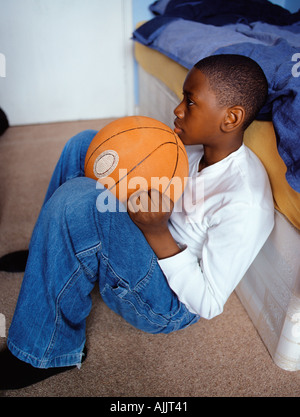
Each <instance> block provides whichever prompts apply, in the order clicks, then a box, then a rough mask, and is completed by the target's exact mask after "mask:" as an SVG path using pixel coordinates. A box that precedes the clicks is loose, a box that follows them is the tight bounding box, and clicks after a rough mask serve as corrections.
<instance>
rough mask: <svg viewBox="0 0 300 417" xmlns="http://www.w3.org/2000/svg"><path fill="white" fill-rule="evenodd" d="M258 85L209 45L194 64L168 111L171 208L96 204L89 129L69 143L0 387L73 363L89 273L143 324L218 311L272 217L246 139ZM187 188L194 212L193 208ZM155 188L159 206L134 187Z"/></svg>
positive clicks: (245, 61) (243, 63) (37, 235)
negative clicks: (179, 191) (177, 151)
mask: <svg viewBox="0 0 300 417" xmlns="http://www.w3.org/2000/svg"><path fill="white" fill-rule="evenodd" d="M266 96H267V81H266V79H265V76H264V74H263V72H262V70H261V68H260V67H259V66H258V65H257V64H256V63H255V62H254V61H252V60H251V59H249V58H246V57H243V56H239V55H216V56H212V57H208V58H205V59H203V60H201V61H199V62H198V63H197V64H196V65H195V66H194V67H193V68H192V69H191V71H190V72H189V73H188V75H187V78H186V80H185V82H184V85H183V100H182V102H181V103H180V104H179V105H178V106H177V107H176V109H175V110H174V113H175V115H176V119H175V129H174V130H175V132H176V133H177V134H178V135H179V137H180V138H181V140H182V141H183V143H184V144H185V145H186V147H187V152H188V155H189V163H190V173H189V180H188V184H187V186H186V189H185V191H184V199H183V203H182V201H180V202H178V203H176V204H182V206H181V209H180V210H178V209H177V210H175V209H174V210H173V212H172V213H171V211H163V210H162V209H161V210H160V211H159V212H155V213H151V212H149V211H143V210H140V211H137V212H135V211H134V210H131V208H132V207H133V205H132V200H129V202H128V212H109V211H106V212H103V213H99V212H98V211H97V208H96V199H97V197H98V196H99V192H103V189H102V190H100V191H99V189H96V186H95V181H94V180H91V179H89V178H85V177H84V171H83V164H84V159H85V154H86V151H87V149H88V146H89V144H90V142H91V140H92V138H93V137H94V135H95V133H96V132H94V131H85V132H82V133H81V134H79V135H77V136H75V137H74V138H73V139H71V140H70V141H69V142H68V143H67V145H66V147H65V148H64V150H63V152H62V155H61V157H60V160H59V162H58V164H57V167H56V169H55V171H54V174H53V176H52V179H51V182H50V185H49V189H48V192H47V195H46V199H45V203H44V206H43V208H42V210H41V213H40V216H39V219H38V221H37V224H36V227H35V229H34V232H33V236H32V239H31V243H30V248H29V258H28V262H27V267H26V271H25V275H24V279H23V283H22V288H21V292H20V296H19V300H18V303H17V307H16V311H15V314H14V318H13V321H12V324H11V327H10V330H9V335H8V340H7V344H8V348H9V350H5V351H4V352H2V355H1V357H0V369H1V372H0V375H1V376H0V378H1V382H0V387H2V389H5V388H6V389H8V388H19V387H21V386H26V385H29V384H32V383H35V382H37V381H39V380H41V379H44V378H47V377H49V376H51V375H53V374H55V373H57V372H61V371H64V370H66V369H69V368H70V367H74V366H75V365H77V366H80V364H81V361H82V359H83V358H84V354H85V353H84V346H85V319H86V317H87V315H88V314H89V312H90V309H91V299H90V296H89V294H90V292H91V290H92V288H93V286H94V284H95V282H96V281H97V280H98V281H99V288H100V293H101V296H102V298H103V300H104V301H105V302H106V303H107V305H108V306H109V307H110V308H111V309H113V310H114V311H115V312H117V313H118V314H120V315H121V316H123V317H124V318H125V319H126V320H127V321H128V322H129V323H131V324H132V325H133V326H135V327H137V328H139V329H141V330H144V331H147V332H151V333H159V332H164V333H169V332H172V331H175V330H178V329H182V328H184V327H187V326H189V325H191V324H193V323H195V322H197V321H198V320H199V319H200V317H202V318H207V319H210V318H212V317H214V316H216V315H218V314H220V313H221V312H222V310H223V306H224V304H225V302H226V301H227V299H228V297H229V296H230V294H231V293H232V291H233V290H234V289H235V287H236V285H237V284H238V283H239V281H240V280H241V278H242V277H243V275H244V273H245V272H246V270H247V269H248V267H249V266H250V264H251V263H252V261H253V259H254V258H255V256H256V255H257V253H258V252H259V250H260V248H261V247H262V245H263V244H264V242H265V241H266V239H267V237H268V236H269V234H270V232H271V230H272V228H273V224H274V217H273V215H274V208H273V200H272V194H271V190H270V185H269V182H268V178H267V175H266V172H265V170H264V168H263V166H262V164H261V163H260V161H259V160H258V158H257V157H256V156H255V155H254V154H253V153H252V152H251V151H250V150H249V149H248V148H246V147H245V145H244V144H243V134H244V130H245V129H246V127H247V126H248V125H249V124H250V123H251V122H252V120H254V118H255V117H256V115H257V113H258V112H259V110H260V108H261V107H262V106H263V104H264V102H265V100H266ZM199 189H200V190H201V191H202V190H203V191H204V202H203V198H202V197H203V196H202V195H200V194H199V192H198V193H197V191H198V190H199ZM195 196H196V199H197V197H200V198H199V203H198V204H200V205H201V210H200V211H199V210H190V209H191V207H195V204H196V203H197V201H196V202H195V201H194V199H195ZM154 197H155V198H157V197H159V199H160V207H162V206H163V197H162V196H161V195H157V192H155V191H152V192H151V194H150V197H149V195H148V192H145V191H143V190H141V191H139V192H138V193H137V194H135V197H134V198H135V199H136V198H140V203H141V205H143V201H144V202H145V199H146V200H147V199H148V198H154ZM175 208H176V207H175ZM4 367H5V372H3V368H4Z"/></svg>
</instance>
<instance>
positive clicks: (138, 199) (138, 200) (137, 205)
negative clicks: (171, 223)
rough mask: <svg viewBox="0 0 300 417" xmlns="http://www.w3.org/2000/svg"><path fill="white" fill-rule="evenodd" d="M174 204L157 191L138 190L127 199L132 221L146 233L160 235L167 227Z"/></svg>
mask: <svg viewBox="0 0 300 417" xmlns="http://www.w3.org/2000/svg"><path fill="white" fill-rule="evenodd" d="M173 207H174V203H173V202H172V201H171V200H170V199H169V198H168V197H167V196H166V195H162V194H161V193H160V192H159V191H158V190H155V189H152V190H149V191H148V190H138V191H136V192H135V193H133V194H132V195H131V196H130V197H129V199H128V213H129V215H130V217H131V219H132V221H133V222H134V223H135V224H136V225H137V226H138V227H139V228H140V229H141V230H142V232H146V233H161V232H162V231H164V230H165V229H166V228H167V227H168V220H169V217H170V215H171V213H172V210H173Z"/></svg>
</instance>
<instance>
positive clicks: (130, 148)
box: [85, 116, 189, 202]
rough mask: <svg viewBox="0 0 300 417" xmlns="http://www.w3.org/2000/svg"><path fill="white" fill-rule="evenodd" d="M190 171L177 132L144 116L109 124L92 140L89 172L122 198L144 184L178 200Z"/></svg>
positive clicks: (89, 150) (86, 171)
mask: <svg viewBox="0 0 300 417" xmlns="http://www.w3.org/2000/svg"><path fill="white" fill-rule="evenodd" d="M188 173H189V164H188V158H187V154H186V151H185V148H184V145H183V143H182V142H181V140H180V139H179V137H178V136H177V135H176V133H175V132H174V131H173V130H172V129H171V128H170V127H168V126H167V125H165V124H164V123H162V122H160V121H158V120H155V119H152V118H149V117H144V116H128V117H123V118H120V119H117V120H115V121H113V122H111V123H109V124H108V125H106V126H105V127H104V128H103V129H101V130H100V131H99V132H98V133H97V134H96V136H95V137H94V139H93V140H92V142H91V144H90V146H89V149H88V151H87V154H86V159H85V175H86V176H87V177H90V178H94V179H95V180H98V181H100V182H101V183H102V184H103V185H104V186H106V188H108V189H109V190H110V191H111V192H112V193H113V194H114V195H115V196H116V197H117V198H118V199H119V200H120V201H122V202H125V201H127V200H128V198H129V197H130V195H131V194H132V193H133V192H135V191H137V190H138V189H140V188H141V189H147V190H149V189H151V188H154V189H157V190H159V191H160V192H162V193H163V194H166V195H167V196H168V197H169V198H171V199H172V200H173V201H174V202H175V201H176V200H177V199H178V198H179V197H180V196H181V194H182V192H183V190H184V186H185V180H186V178H187V177H188Z"/></svg>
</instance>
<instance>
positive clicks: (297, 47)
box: [133, 0, 300, 192]
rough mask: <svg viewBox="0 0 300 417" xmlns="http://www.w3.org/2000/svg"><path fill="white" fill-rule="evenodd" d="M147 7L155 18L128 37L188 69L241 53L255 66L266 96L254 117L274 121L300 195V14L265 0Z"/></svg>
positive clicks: (164, 1) (177, 1)
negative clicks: (211, 57) (263, 79)
mask: <svg viewBox="0 0 300 417" xmlns="http://www.w3.org/2000/svg"><path fill="white" fill-rule="evenodd" d="M233 3H234V4H235V7H233ZM237 4H239V7H238V8H237V7H236V5H237ZM249 5H250V6H251V7H249ZM243 6H244V8H243ZM215 7H216V8H215ZM217 7H219V9H218V8H217ZM150 9H151V10H152V11H153V13H155V15H156V16H155V17H154V18H153V19H152V20H150V21H149V22H147V23H145V24H144V25H142V26H141V27H140V28H139V29H137V30H136V31H135V32H134V34H133V39H135V40H136V41H139V42H141V43H143V44H144V45H147V46H149V47H151V48H154V49H156V50H158V51H160V52H162V53H163V54H165V55H167V56H168V57H170V58H172V59H173V60H174V61H176V62H178V63H180V64H181V65H183V66H184V67H186V68H188V69H190V68H191V67H192V66H193V65H194V64H195V63H196V62H197V61H198V60H199V59H201V58H203V57H205V56H208V55H213V54H219V53H224V54H226V53H228V54H230V53H235V54H241V55H246V56H249V57H251V58H252V59H254V60H255V61H256V62H258V63H259V65H260V66H261V67H262V69H263V70H264V72H265V74H266V77H267V79H268V84H269V97H268V101H267V103H266V105H265V106H264V108H263V109H262V110H261V112H260V114H259V116H258V119H260V120H272V121H273V124H274V128H275V132H276V137H277V146H278V152H279V154H280V156H281V158H282V159H283V161H284V162H285V164H286V167H287V172H286V179H287V181H288V183H289V185H290V186H291V187H292V188H293V189H294V190H296V191H297V192H300V11H299V12H298V13H294V14H292V13H290V12H288V11H287V10H285V9H283V8H281V7H280V6H275V5H273V4H271V3H270V2H268V1H267V0H247V1H245V0H241V1H239V2H238V3H237V2H236V1H235V0H234V1H232V0H202V1H183V0H161V1H157V2H155V3H153V4H152V5H151V6H150ZM216 10H217V11H218V12H217V13H216ZM262 10H264V11H265V12H266V13H267V14H263V15H262V14H261V13H262ZM213 11H214V12H213ZM214 16H215V20H214ZM258 16H260V17H259V18H258ZM261 16H265V18H261ZM274 22H276V24H275V23H274Z"/></svg>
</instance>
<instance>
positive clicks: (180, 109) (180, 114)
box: [174, 102, 184, 119]
mask: <svg viewBox="0 0 300 417" xmlns="http://www.w3.org/2000/svg"><path fill="white" fill-rule="evenodd" d="M174 114H175V116H176V117H178V119H182V118H183V116H184V111H183V106H182V102H181V103H179V104H178V106H177V107H175V109H174Z"/></svg>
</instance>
